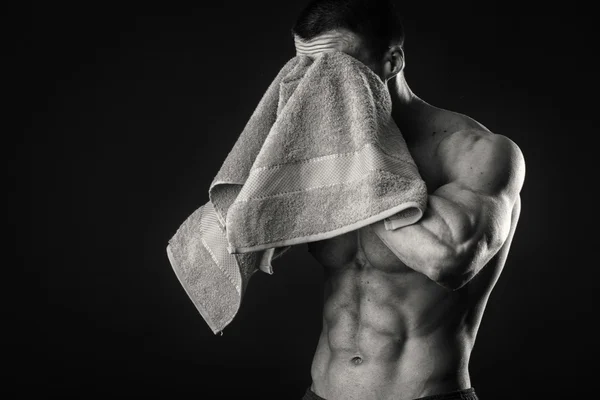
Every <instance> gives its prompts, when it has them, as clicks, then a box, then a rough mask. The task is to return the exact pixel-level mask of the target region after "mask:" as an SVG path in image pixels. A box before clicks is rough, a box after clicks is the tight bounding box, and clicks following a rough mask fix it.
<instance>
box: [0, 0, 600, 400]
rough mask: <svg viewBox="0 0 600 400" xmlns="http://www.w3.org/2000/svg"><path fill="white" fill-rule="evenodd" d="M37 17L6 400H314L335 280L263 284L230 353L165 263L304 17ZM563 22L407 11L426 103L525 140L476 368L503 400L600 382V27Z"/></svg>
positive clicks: (23, 113) (104, 5)
mask: <svg viewBox="0 0 600 400" xmlns="http://www.w3.org/2000/svg"><path fill="white" fill-rule="evenodd" d="M15 4H16V3H15ZM25 4H26V5H25V6H19V7H17V6H15V5H14V4H13V5H12V6H9V8H7V9H5V14H4V15H5V17H4V19H5V26H8V27H9V29H8V32H7V33H6V35H5V39H7V43H8V45H7V47H6V48H5V51H4V52H5V54H7V55H8V57H7V58H6V62H5V66H8V67H9V68H8V69H7V72H5V82H6V84H5V98H6V99H8V101H9V103H10V104H9V108H8V110H9V111H8V113H7V114H6V116H5V120H6V125H5V129H6V130H5V131H4V132H5V134H6V137H7V138H8V139H10V146H11V149H14V152H13V153H12V154H10V156H9V158H8V168H7V171H8V175H9V180H8V181H9V193H8V198H9V206H8V208H7V215H8V220H9V229H11V230H13V231H14V232H15V239H16V241H15V244H14V246H13V248H14V249H15V253H14V256H15V257H14V258H13V260H14V261H10V262H7V263H6V264H5V271H6V275H5V280H4V281H3V283H4V286H5V290H4V293H7V294H8V297H9V301H7V302H5V309H6V310H7V311H6V314H5V316H7V317H10V318H11V319H14V323H8V324H7V325H6V327H5V329H4V331H5V333H8V334H9V338H8V339H7V340H6V341H5V344H6V347H7V350H8V351H7V354H8V358H5V363H6V365H8V366H9V367H10V368H9V372H8V374H5V375H7V376H8V378H9V385H8V386H5V387H4V390H5V391H9V392H11V393H18V394H20V395H21V396H24V395H25V393H27V392H29V391H39V390H42V391H44V392H46V393H47V394H60V395H73V396H75V397H80V398H92V397H116V396H117V395H127V396H128V397H163V398H172V399H177V398H188V397H190V396H193V397H194V398H200V399H203V398H207V399H208V398H235V397H236V396H237V397H242V396H243V397H254V396H257V398H264V399H266V398H273V399H275V398H281V399H284V398H285V399H299V398H300V397H301V395H302V394H303V392H304V390H305V388H306V387H307V386H308V385H309V384H310V363H311V359H312V356H313V352H314V349H315V346H316V343H317V337H318V333H319V330H320V318H321V317H320V311H321V301H322V298H321V289H322V286H321V285H322V271H321V269H320V267H319V265H318V264H316V262H315V261H313V259H312V258H310V255H309V254H308V253H306V252H305V251H304V249H303V248H293V249H292V250H291V251H290V252H289V253H287V255H286V256H285V257H283V258H281V259H279V260H278V261H276V262H275V264H274V266H275V274H274V275H273V276H267V275H266V274H262V273H260V274H257V275H255V276H254V277H253V278H252V281H251V283H250V286H249V289H248V292H247V293H246V296H245V298H244V302H243V303H242V308H241V310H240V312H239V314H238V316H237V317H236V319H235V320H234V322H233V323H232V324H231V325H230V326H229V327H228V328H227V329H226V330H225V333H224V336H215V335H213V334H212V332H211V331H210V329H209V328H208V326H207V325H206V324H205V322H204V321H203V320H202V318H201V317H200V315H199V314H198V313H197V311H196V310H195V308H194V306H193V305H192V303H191V302H190V300H189V299H188V298H187V296H186V295H185V293H184V292H183V289H182V288H181V286H180V284H179V283H178V281H177V279H176V277H175V275H174V274H173V272H172V270H171V267H170V265H169V262H168V260H167V257H166V253H165V247H166V244H167V241H168V239H169V238H170V237H171V236H172V235H173V234H174V232H175V230H176V229H177V228H178V226H179V224H180V223H181V222H183V220H184V219H185V218H186V217H187V216H188V215H189V214H190V213H191V212H192V211H193V210H195V209H196V208H197V207H199V206H201V205H203V204H204V203H205V202H206V201H207V194H208V187H209V184H210V182H211V181H212V178H213V176H214V174H216V172H217V171H218V168H219V167H220V163H221V162H222V161H223V160H224V157H225V156H226V155H227V153H228V151H229V149H230V148H231V146H232V145H233V143H234V142H235V140H236V139H237V135H239V133H240V132H241V130H242V128H243V126H244V124H245V123H246V121H247V119H248V117H249V116H250V114H251V113H252V111H253V110H254V107H255V106H256V104H257V103H258V101H259V100H260V98H261V96H262V94H263V93H264V91H265V89H266V88H267V86H268V84H269V83H270V82H271V80H272V79H273V78H274V76H275V75H276V73H277V72H278V71H279V69H280V68H281V67H282V66H283V65H284V64H285V62H286V61H287V60H288V59H289V58H291V57H293V55H294V48H293V42H292V39H291V36H290V34H289V29H290V27H291V26H292V24H293V22H294V19H295V17H296V15H297V14H298V12H299V11H300V9H301V8H302V6H303V4H304V1H297V0H296V1H286V2H284V1H279V2H271V3H269V2H263V1H257V2H245V1H228V2H215V3H213V4H212V5H202V4H201V3H200V2H196V5H195V6H187V5H186V6H184V5H181V4H177V3H175V2H165V3H163V4H156V5H152V4H151V3H138V4H134V3H123V2H121V3H110V2H97V3H95V2H80V3H73V4H68V3H61V4H58V5H57V4H54V3H53V2H47V3H41V2H40V3H25ZM557 4H558V5H559V6H552V5H551V4H550V3H549V2H547V3H541V2H540V3H539V4H537V3H526V2H520V3H517V4H509V3H489V2H480V3H464V2H463V3H460V4H444V5H440V4H436V3H433V2H420V3H419V4H418V5H417V4H406V5H404V4H402V3H400V7H401V9H402V10H403V12H404V23H405V28H406V31H407V41H406V57H407V59H406V61H407V67H406V76H407V80H408V82H409V84H410V85H411V87H412V89H413V91H414V92H415V93H416V94H418V95H419V96H420V97H422V98H424V99H425V100H427V101H428V102H430V103H432V104H434V105H437V106H439V107H443V108H448V109H451V110H454V111H458V112H461V113H464V114H467V115H469V116H471V117H473V118H475V119H477V120H478V121H480V122H481V123H483V124H484V125H486V126H487V127H488V128H489V129H491V130H492V131H494V132H496V133H501V134H504V135H506V136H508V137H510V138H512V139H513V140H514V141H515V142H516V143H517V144H518V145H519V146H520V147H521V149H522V151H523V153H524V155H525V158H526V162H527V177H526V182H525V186H524V188H523V191H522V203H523V205H522V214H521V220H520V222H519V226H518V229H517V232H516V236H515V239H514V242H513V245H512V250H511V253H510V255H509V258H508V261H507V264H506V267H505V270H504V273H503V275H502V276H501V278H500V280H499V282H498V284H497V286H496V288H495V290H494V292H493V293H492V296H491V298H490V300H489V303H488V306H487V310H486V314H485V316H484V319H483V322H482V325H481V328H480V332H479V336H478V339H477V344H476V346H475V349H474V352H473V355H472V358H471V364H470V365H471V367H470V372H471V378H472V383H473V386H474V387H475V388H476V389H477V391H478V392H479V394H480V396H481V398H482V399H487V400H491V399H526V398H531V396H536V398H537V396H540V397H542V396H545V398H556V399H565V398H575V396H577V395H583V394H587V393H590V391H591V389H592V388H593V387H594V386H595V385H594V383H595V375H596V374H595V372H596V371H597V368H596V367H595V363H594V361H595V360H596V359H597V358H598V349H597V346H596V342H597V340H596V337H597V334H598V333H597V332H596V330H595V328H594V326H595V324H596V321H595V318H596V317H597V314H598V313H597V312H596V294H595V290H596V289H597V288H598V261H597V259H596V258H594V257H592V255H593V254H594V253H595V248H594V246H595V240H594V235H597V234H596V232H597V228H596V227H597V225H596V224H595V223H594V222H593V215H594V214H595V211H594V209H595V208H596V199H597V197H595V196H594V195H593V190H594V187H595V185H596V182H597V178H595V177H592V172H593V170H594V168H595V165H596V164H595V162H596V160H597V158H596V157H595V154H596V153H597V150H596V148H597V147H596V146H595V136H596V135H597V129H596V126H595V125H592V120H593V119H594V118H595V113H596V108H595V107H594V104H593V101H592V99H593V98H594V96H592V97H591V98H590V99H588V96H587V95H594V94H595V88H594V87H593V80H592V78H593V76H594V75H595V73H596V69H597V63H595V62H594V58H595V54H594V52H595V51H597V44H596V43H594V42H593V39H592V36H591V35H592V31H593V20H592V17H591V12H590V11H589V10H584V9H577V8H576V7H575V5H574V3H568V4H567V3H557ZM13 119H14V121H13ZM13 122H16V124H13ZM11 126H12V127H15V126H16V129H14V128H9V127H11ZM13 142H14V143H13ZM13 273H14V274H15V276H14V277H13V276H12V275H11V274H13ZM219 393H220V394H219Z"/></svg>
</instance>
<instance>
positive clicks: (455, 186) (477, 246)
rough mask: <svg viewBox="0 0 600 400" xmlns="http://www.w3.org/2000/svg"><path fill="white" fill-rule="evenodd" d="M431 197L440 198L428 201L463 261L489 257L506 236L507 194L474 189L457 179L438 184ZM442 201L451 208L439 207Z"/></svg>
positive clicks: (508, 220)
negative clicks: (493, 194)
mask: <svg viewBox="0 0 600 400" xmlns="http://www.w3.org/2000/svg"><path fill="white" fill-rule="evenodd" d="M433 196H437V197H439V198H440V199H443V200H444V201H438V202H432V203H431V204H432V206H433V207H434V208H435V210H434V212H436V213H437V214H439V219H440V220H443V221H445V223H446V224H447V225H448V227H449V228H448V229H449V231H450V232H451V239H452V243H453V246H454V247H455V248H456V249H457V251H458V252H459V253H460V254H463V255H464V257H465V258H466V260H471V259H476V258H481V257H483V258H484V259H487V258H488V256H490V257H491V255H493V254H494V253H495V252H496V251H497V250H498V249H499V248H500V247H501V246H502V244H503V243H504V241H505V240H506V238H507V237H508V234H509V231H510V216H511V211H510V210H511V201H510V198H508V197H507V196H505V195H500V196H498V195H497V196H491V195H487V194H484V193H480V192H475V191H473V190H471V189H469V188H467V187H465V186H463V185H461V184H460V183H458V182H453V183H450V184H447V185H444V186H442V187H440V188H439V189H438V190H436V191H435V192H434V193H433ZM433 196H432V197H433ZM444 202H447V203H448V204H452V207H449V206H445V207H444V206H442V205H443V204H444Z"/></svg>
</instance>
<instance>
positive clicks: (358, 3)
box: [292, 0, 404, 57]
mask: <svg viewBox="0 0 600 400" xmlns="http://www.w3.org/2000/svg"><path fill="white" fill-rule="evenodd" d="M340 28H342V29H347V30H349V31H351V32H353V33H355V34H357V35H358V36H359V37H361V38H362V39H363V40H365V41H366V44H367V46H369V48H370V49H371V50H372V51H373V53H374V55H376V56H377V57H380V56H383V54H384V53H385V51H386V50H387V48H388V46H390V44H399V45H401V46H402V45H403V44H404V28H403V27H402V23H401V21H400V15H399V13H398V11H397V10H396V8H395V7H394V4H393V3H392V1H391V0H312V1H310V2H309V3H308V5H307V6H306V7H305V8H304V10H302V12H301V13H300V15H299V16H298V19H297V20H296V23H295V25H294V27H293V28H292V34H293V35H297V36H299V37H300V38H301V39H303V40H310V39H312V38H314V37H316V36H318V35H320V34H322V33H324V32H327V31H330V30H335V29H340Z"/></svg>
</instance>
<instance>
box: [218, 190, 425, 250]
mask: <svg viewBox="0 0 600 400" xmlns="http://www.w3.org/2000/svg"><path fill="white" fill-rule="evenodd" d="M411 207H414V208H415V209H417V210H418V211H419V212H418V213H415V214H414V216H413V217H411V218H407V221H408V222H407V223H406V224H404V225H402V226H408V225H412V224H414V223H415V222H417V221H418V220H420V219H421V217H422V216H423V211H422V210H421V209H420V204H419V203H417V202H415V201H410V202H406V203H403V204H400V205H398V206H396V207H392V208H390V209H388V210H385V211H383V212H381V213H379V214H376V215H373V216H370V217H368V218H365V219H362V220H360V221H357V222H353V223H351V224H349V225H344V226H342V227H340V228H337V229H334V230H332V231H327V232H320V233H316V234H313V235H307V236H300V237H295V238H292V239H284V240H278V241H275V242H269V243H262V244H259V245H256V246H248V247H233V246H227V251H228V252H229V253H231V254H235V253H248V252H252V251H259V250H264V249H268V248H271V247H282V246H292V245H296V244H301V243H308V242H316V241H318V240H325V239H330V238H332V237H334V236H338V235H341V234H344V233H347V232H350V231H353V230H356V229H360V228H362V227H364V226H366V225H370V224H372V223H375V222H378V221H381V220H382V219H385V218H388V217H391V216H393V215H394V214H397V213H399V212H401V211H404V210H406V209H407V208H411ZM398 228H400V226H399V227H398ZM398 228H396V229H398Z"/></svg>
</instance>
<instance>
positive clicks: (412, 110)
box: [388, 72, 431, 142]
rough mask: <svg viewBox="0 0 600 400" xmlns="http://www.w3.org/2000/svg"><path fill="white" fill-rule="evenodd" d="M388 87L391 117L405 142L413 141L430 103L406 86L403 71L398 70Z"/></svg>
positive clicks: (429, 107)
mask: <svg viewBox="0 0 600 400" xmlns="http://www.w3.org/2000/svg"><path fill="white" fill-rule="evenodd" d="M388 89H389V91H390V96H391V98H392V117H393V118H394V121H395V122H396V124H397V125H398V127H399V128H400V131H401V132H402V135H403V136H404V139H405V140H407V142H410V141H412V142H414V141H416V140H417V139H418V137H416V135H417V132H418V130H417V129H415V127H418V126H419V123H420V121H422V119H423V118H425V117H426V113H427V112H429V111H430V110H431V105H429V104H427V103H426V102H425V101H424V100H422V99H421V98H419V97H418V96H417V95H416V94H414V93H413V91H412V90H411V89H410V87H409V86H408V83H407V82H406V79H405V77H404V73H403V72H400V73H399V74H398V75H396V76H395V77H394V78H392V79H390V80H389V81H388Z"/></svg>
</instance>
